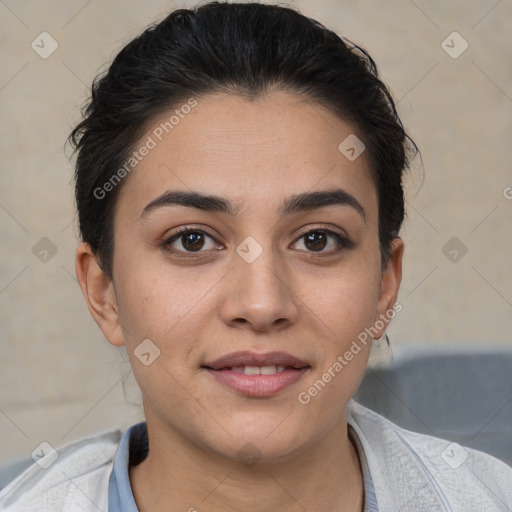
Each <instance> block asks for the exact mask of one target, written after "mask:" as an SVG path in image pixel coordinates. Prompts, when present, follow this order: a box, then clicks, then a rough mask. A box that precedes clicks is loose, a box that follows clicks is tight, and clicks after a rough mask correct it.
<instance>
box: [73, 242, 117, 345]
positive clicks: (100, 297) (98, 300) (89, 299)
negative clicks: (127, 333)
mask: <svg viewBox="0 0 512 512" xmlns="http://www.w3.org/2000/svg"><path fill="white" fill-rule="evenodd" d="M75 270H76V276H77V279H78V284H79V285H80V288H81V289H82V293H83V294H84V297H85V301H86V303H87V307H88V308H89V311H90V313H91V315H92V317H93V318H94V320H95V321H96V323H97V324H98V326H99V328H100V329H101V331H102V332H103V334H104V335H105V338H107V340H108V341H109V342H110V343H111V344H112V345H115V346H118V347H120V346H122V345H124V336H123V332H122V329H121V326H120V323H119V310H118V305H117V300H116V295H115V291H114V286H113V283H112V280H111V279H110V278H109V277H108V276H107V275H106V274H104V273H103V271H102V270H101V267H100V265H99V262H98V259H97V257H96V255H95V254H93V252H92V250H91V247H90V245H89V244H88V243H86V242H80V244H79V245H78V247H77V250H76V259H75Z"/></svg>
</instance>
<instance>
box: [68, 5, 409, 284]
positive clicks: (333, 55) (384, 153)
mask: <svg viewBox="0 0 512 512" xmlns="http://www.w3.org/2000/svg"><path fill="white" fill-rule="evenodd" d="M276 90H283V91H287V92H290V93H294V94H305V95H307V97H309V98H310V99H312V100H314V101H316V102H318V103H319V104H321V105H322V106H324V107H327V108H328V109H329V110H330V111H332V112H333V113H334V114H335V115H338V116H339V117H341V118H342V119H343V120H344V121H346V122H348V123H349V124H351V125H352V126H353V127H354V128H355V129H357V132H358V135H360V138H361V139H362V141H363V143H364V144H365V146H366V152H367V153H366V154H367V157H368V158H369V164H370V171H371V175H372V178H373V180H374V182H375V186H376V189H377V194H378V202H379V243H380V250H381V257H382V262H383V263H386V262H387V261H388V259H389V256H390V244H391V242H392V240H393V238H395V237H396V236H398V233H399V230H400V227H401V225H402V222H403V219H404V195H403V189H402V174H403V171H404V170H405V169H406V168H407V167H408V165H409V161H410V159H409V155H410V154H411V153H415V152H416V151H417V148H416V145H415V144H414V142H413V141H412V140H411V139H410V138H409V136H408V135H407V134H406V133H405V131H404V128H403V126H402V123H401V121H400V119H399V117H398V115H397V112H396V109H395V105H394V102H393V100H392V98H391V95H390V93H389V91H388V89H387V88H386V86H385V84H384V83H383V82H382V81H381V80H380V79H379V75H378V72H377V67H376V65H375V62H374V61H373V59H372V58H371V57H370V55H369V54H368V53H367V52H366V51H365V50H363V49H362V48H361V47H359V46H357V45H355V44H353V43H351V42H350V41H348V40H346V39H342V38H340V37H339V36H338V35H336V34H335V33H334V32H332V31H330V30H328V29H327V28H325V27H324V26H323V25H322V24H320V23H319V22H318V21H316V20H313V19H310V18H308V17H305V16H303V15H302V14H300V13H299V12H297V11H295V10H293V9H291V8H288V7H282V6H277V5H269V4H258V3H223V2H210V3H207V4H204V5H202V6H199V7H196V8H194V9H190V10H189V9H179V10H175V11H173V12H172V13H171V14H169V15H168V16H167V17H166V18H165V19H164V20H163V21H161V22H160V23H157V24H154V25H152V26H150V27H149V28H148V29H146V30H145V31H144V32H143V33H142V34H141V35H140V36H138V37H137V38H136V39H134V40H132V41H131V42H130V43H129V44H127V45H126V46H125V47H124V48H123V49H122V50H121V51H120V52H119V53H118V55H117V56H116V57H115V59H114V60H113V62H112V64H111V65H110V67H109V68H108V69H107V70H106V72H105V73H103V74H102V75H101V76H97V77H96V78H95V80H94V82H93V85H92V96H91V99H90V101H89V102H88V103H87V104H86V106H85V107H84V110H83V120H82V121H81V122H80V123H79V124H78V125H77V126H76V127H75V129H74V130H73V131H72V133H71V135H70V137H69V141H70V142H71V144H72V146H73V147H74V149H75V150H76V151H77V159H76V167H75V183H76V188H75V199H76V206H77V210H78V220H79V229H80V235H81V237H82V240H84V241H85V242H88V243H89V244H90V246H91V249H92V251H93V252H94V253H95V254H96V255H97V256H98V259H99V261H100V264H101V267H102V270H103V271H104V272H105V273H106V274H107V275H108V276H109V277H112V270H113V269H112V261H113V251H114V225H113V224H114V209H115V205H116V200H117V197H118V194H119V190H120V189H121V187H122V185H123V183H119V184H118V185H117V186H112V187H109V191H108V193H104V192H105V190H106V189H105V188H103V187H104V184H105V183H107V182H109V180H111V179H112V177H115V175H116V173H117V176H118V177H119V176H120V175H122V176H125V175H126V172H124V173H119V170H120V169H121V168H122V167H123V165H125V162H126V161H127V159H129V158H130V154H131V153H132V152H133V150H134V148H135V147H136V144H137V143H138V142H139V140H140V138H141V137H142V136H143V135H144V133H145V130H147V127H148V126H149V124H150V123H151V121H153V120H154V119H155V118H156V117H159V116H161V115H162V113H164V112H165V111H167V110H169V109H172V108H174V107H177V106H180V105H181V104H186V103H187V101H189V100H190V98H198V97H200V96H202V95H206V94H209V93H217V92H221V93H228V94H233V95H236V96H239V97H241V98H244V99H246V100H248V101H251V100H253V99H256V98H259V97H262V96H264V95H265V94H268V93H270V92H272V91H276ZM340 142H341V141H340ZM124 181H125V180H123V182H124ZM98 190H101V191H103V192H102V193H101V194H99V193H98Z"/></svg>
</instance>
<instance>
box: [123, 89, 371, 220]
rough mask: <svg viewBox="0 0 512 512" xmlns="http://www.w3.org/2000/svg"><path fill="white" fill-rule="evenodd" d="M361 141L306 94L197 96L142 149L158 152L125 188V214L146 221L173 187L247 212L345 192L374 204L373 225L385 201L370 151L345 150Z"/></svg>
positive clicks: (167, 116)
mask: <svg viewBox="0 0 512 512" xmlns="http://www.w3.org/2000/svg"><path fill="white" fill-rule="evenodd" d="M194 103H195V105H194ZM186 105H194V106H193V107H191V108H190V107H187V108H185V106H186ZM180 107H181V108H180ZM354 136H356V137H357V134H356V130H355V129H354V127H352V126H351V125H350V124H348V123H346V122H345V121H343V120H342V119H340V118H339V117H337V116H335V115H334V114H333V113H332V112H330V111H329V110H328V109H326V108H324V107H322V106H321V105H319V104H318V103H315V102H312V101H311V100H309V99H308V98H306V97H304V96H298V95H292V94H289V93H286V92H275V93H272V94H271V95H268V96H265V97H263V98H258V99H256V100H253V101H247V100H244V99H242V98H239V97H236V96H232V95H228V94H211V95H207V96H202V97H197V98H195V99H194V102H183V105H176V106H175V107H173V109H171V110H169V111H167V112H164V113H162V115H161V116H159V117H157V118H155V119H153V121H152V123H151V124H150V125H149V128H148V130H147V133H146V134H145V135H144V136H143V137H141V139H140V141H139V143H138V145H137V144H136V148H135V149H136V150H137V148H139V147H142V146H146V147H149V148H150V149H149V150H147V151H144V153H145V156H142V157H140V155H139V157H140V161H139V162H138V163H137V165H136V167H135V168H134V170H133V171H132V172H131V173H130V175H129V176H128V178H127V182H126V183H125V184H124V185H123V187H122V190H121V191H120V196H119V199H118V203H120V204H118V208H117V211H118V212H119V210H120V209H122V210H123V215H128V216H130V217H133V216H138V215H140V213H141V212H142V210H143V209H144V207H145V205H146V204H147V203H148V202H150V201H151V200H153V199H154V198H155V197H157V196H159V195H161V194H162V193H163V192H165V191H166V190H172V189H180V190H190V191H192V190H193V191H199V192H202V193H205V194H213V195H217V196H224V197H229V198H231V200H232V202H233V204H236V205H237V206H238V211H239V212H240V213H241V214H243V213H244V212H246V211H248V209H250V207H251V205H252V206H253V207H256V206H258V207H264V208H265V210H266V211H267V210H272V209H274V206H275V209H278V208H279V206H280V205H281V204H282V199H283V197H285V196H286V197H288V196H290V195H293V194H300V193H304V192H307V191H315V190H327V189H333V188H343V189H344V190H347V192H349V193H350V194H352V195H354V196H355V197H357V198H358V199H359V201H360V202H361V203H366V206H365V209H366V210H367V211H368V214H369V220H370V221H371V220H372V219H371V217H372V216H373V215H374V214H375V212H376V206H377V205H376V202H377V197H376V191H375V187H374V184H373V180H372V178H371V174H370V171H369V167H368V161H367V158H366V154H365V152H364V151H363V153H362V154H361V155H360V156H359V157H358V158H356V159H354V160H352V159H349V158H347V156H346V154H345V153H343V152H342V151H340V144H342V143H343V141H345V140H347V137H349V139H348V140H349V141H350V140H352V139H351V138H352V137H354ZM345 145H346V144H345ZM343 148H344V146H343V144H342V149H343ZM349 155H350V154H349Z"/></svg>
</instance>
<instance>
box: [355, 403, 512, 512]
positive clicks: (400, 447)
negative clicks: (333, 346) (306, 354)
mask: <svg viewBox="0 0 512 512" xmlns="http://www.w3.org/2000/svg"><path fill="white" fill-rule="evenodd" d="M347 419H348V422H349V424H350V425H352V427H353V428H354V429H355V430H356V433H357V434H358V436H359V438H360V441H361V444H362V446H363V449H364V453H365V456H366V459H367V463H368V467H369V471H370V474H371V477H372V480H373V482H374V486H375V490H376V494H377V500H378V501H379V497H380V502H379V505H381V504H382V505H383V506H382V509H383V510H387V508H385V507H386V506H391V505H392V504H394V506H395V507H396V505H397V504H400V503H402V505H401V506H403V507H405V508H403V511H404V512H405V511H406V510H409V509H410V510H447V511H448V510H449V511H458V510H460V511H464V512H468V511H473V510H474V511H477V510H478V511H479V510H486V511H489V512H490V511H494V510H508V509H509V508H510V507H512V468H511V467H510V466H508V465H507V464H505V463H504V462H503V461H501V460H498V459H497V458H495V457H493V456H491V455H489V454H486V453H483V452H481V451H478V450H475V449H472V448H468V447H464V446H461V445H459V444H457V443H453V442H450V441H447V440H445V439H441V438H438V437H434V436H430V435H425V434H419V433H416V432H411V431H409V430H406V429H404V428H401V427H399V426H398V425H395V424H394V423H392V422H391V421H389V420H388V419H386V418H384V417H383V416H381V415H379V414H377V413H376V412H374V411H371V410H370V409H368V408H366V407H364V406H362V405H361V404H358V403H357V402H355V401H354V400H351V401H350V402H349V404H348V406H347ZM424 503H428V504H429V507H430V508H422V507H423V505H424ZM507 507H508V508H507ZM398 508H399V509H400V510H402V508H400V507H398Z"/></svg>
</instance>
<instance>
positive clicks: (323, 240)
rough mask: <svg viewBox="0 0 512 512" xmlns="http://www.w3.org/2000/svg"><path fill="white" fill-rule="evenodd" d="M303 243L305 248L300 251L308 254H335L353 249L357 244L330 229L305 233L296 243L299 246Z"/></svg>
mask: <svg viewBox="0 0 512 512" xmlns="http://www.w3.org/2000/svg"><path fill="white" fill-rule="evenodd" d="M299 241H302V244H303V245H304V248H301V247H298V248H299V249H302V250H305V251H307V252H317V253H321V254H326V255H327V254H335V253H338V252H341V251H343V250H345V249H352V248H353V247H354V245H355V243H354V242H353V241H352V240H350V239H349V238H347V237H346V236H344V235H342V234H340V233H336V232H334V231H331V230H329V229H314V230H311V231H308V232H307V233H304V234H303V235H302V236H301V237H300V238H299V239H298V240H297V242H295V244H296V245H297V244H298V243H299Z"/></svg>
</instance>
